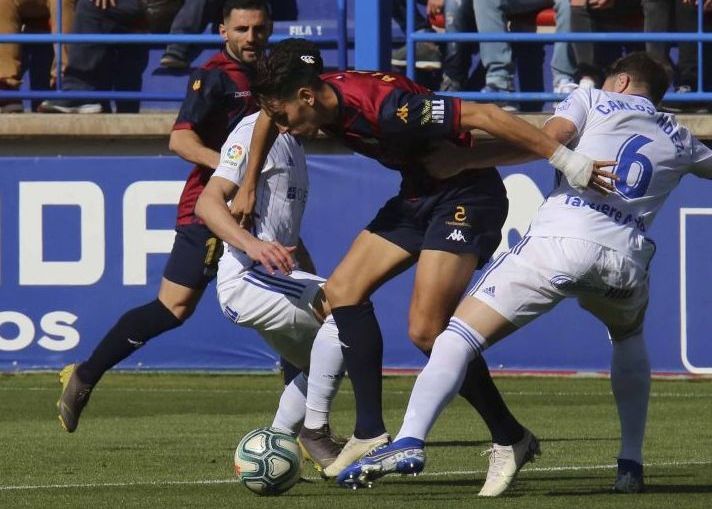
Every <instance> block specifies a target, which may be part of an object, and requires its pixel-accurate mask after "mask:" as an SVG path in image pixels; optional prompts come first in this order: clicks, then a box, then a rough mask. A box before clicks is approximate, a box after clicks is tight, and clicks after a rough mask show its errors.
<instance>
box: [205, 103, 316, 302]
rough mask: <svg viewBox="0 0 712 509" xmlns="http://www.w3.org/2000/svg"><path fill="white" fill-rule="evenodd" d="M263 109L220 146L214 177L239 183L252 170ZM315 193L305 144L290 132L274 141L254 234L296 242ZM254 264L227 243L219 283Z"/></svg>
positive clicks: (264, 171) (261, 179) (259, 195)
mask: <svg viewBox="0 0 712 509" xmlns="http://www.w3.org/2000/svg"><path fill="white" fill-rule="evenodd" d="M256 119H257V113H255V114H253V115H250V116H248V117H245V118H244V119H242V121H240V123H239V124H238V125H237V127H235V129H234V130H233V131H232V132H231V133H230V135H229V136H228V137H227V140H226V141H225V143H224V144H223V146H222V149H221V151H220V164H219V165H218V167H217V169H216V170H215V173H213V176H215V177H222V178H224V179H227V180H229V181H231V182H234V183H235V184H237V185H238V186H239V185H240V183H241V182H242V179H243V178H244V176H245V172H246V170H247V160H248V155H249V154H248V151H249V149H250V140H251V139H252V131H253V129H254V127H255V121H256ZM308 193H309V179H308V176H307V164H306V158H305V155H304V149H303V147H302V145H301V144H300V143H299V142H298V141H297V139H296V138H294V136H292V135H290V134H280V135H279V136H277V139H276V140H275V142H274V145H273V146H272V149H271V150H270V152H269V154H268V155H267V160H266V162H265V165H264V167H263V168H262V173H261V174H260V177H259V180H258V182H257V189H256V192H255V198H256V201H255V210H254V214H253V223H254V226H253V227H252V234H253V235H255V236H256V237H257V238H259V239H261V240H265V241H277V242H279V243H280V244H282V245H283V246H296V245H297V243H298V242H299V231H300V228H301V223H302V216H303V215H304V208H305V206H306V203H307V195H308ZM252 265H253V261H252V259H251V258H250V257H249V256H247V254H245V253H244V252H243V251H241V250H239V249H237V248H235V247H233V246H231V245H229V244H227V243H225V252H224V253H223V256H222V257H221V258H220V263H219V265H218V276H217V286H218V290H220V289H221V287H223V288H224V287H226V286H230V282H231V281H233V280H235V278H236V277H238V276H240V275H241V274H242V273H243V272H244V271H245V270H247V269H249V268H250V267H251V266H252Z"/></svg>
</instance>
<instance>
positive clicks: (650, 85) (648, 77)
mask: <svg viewBox="0 0 712 509" xmlns="http://www.w3.org/2000/svg"><path fill="white" fill-rule="evenodd" d="M622 72H624V73H627V74H630V76H631V78H632V79H633V81H634V82H635V83H637V84H639V85H642V86H644V87H646V88H647V89H648V95H649V97H650V100H651V101H653V104H658V103H659V102H660V101H661V100H662V98H663V96H664V95H665V92H666V91H667V89H668V87H669V86H670V75H671V70H670V67H669V66H667V65H665V64H663V63H662V62H660V61H659V60H657V59H656V58H653V57H652V56H651V55H649V54H648V53H645V52H643V51H636V52H634V53H630V54H628V55H626V56H624V57H622V58H619V59H618V60H616V61H615V62H613V64H612V65H611V67H610V68H609V69H608V71H607V72H606V77H610V76H615V75H616V74H620V73H622Z"/></svg>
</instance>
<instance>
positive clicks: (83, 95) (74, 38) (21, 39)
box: [0, 0, 348, 101]
mask: <svg viewBox="0 0 712 509" xmlns="http://www.w3.org/2000/svg"><path fill="white" fill-rule="evenodd" d="M335 1H336V10H337V35H336V36H323V35H321V36H320V35H315V36H309V37H308V39H309V40H311V41H314V42H315V43H316V44H318V45H320V46H325V45H331V44H335V45H336V48H337V60H338V65H339V68H340V69H346V68H347V67H348V40H347V38H348V33H347V24H346V22H347V20H346V16H347V12H346V0H335ZM56 2H57V11H56V12H57V19H56V26H57V33H55V34H0V44H3V43H15V44H57V49H56V52H55V53H56V60H57V80H56V87H55V90H0V99H94V100H122V99H123V100H141V101H182V100H183V99H184V98H185V95H184V94H166V93H160V92H115V91H88V90H82V91H63V90H62V72H61V69H62V45H64V44H78V43H96V44H113V43H116V44H147V45H155V44H173V43H177V44H199V45H222V44H224V41H223V39H222V38H221V37H220V36H218V35H205V34H199V35H173V34H120V35H117V34H75V33H69V34H68V33H63V32H62V17H63V15H64V13H63V12H62V0H56ZM287 38H289V36H287V35H273V36H272V37H270V39H269V42H270V44H274V43H276V42H279V41H282V40H284V39H287Z"/></svg>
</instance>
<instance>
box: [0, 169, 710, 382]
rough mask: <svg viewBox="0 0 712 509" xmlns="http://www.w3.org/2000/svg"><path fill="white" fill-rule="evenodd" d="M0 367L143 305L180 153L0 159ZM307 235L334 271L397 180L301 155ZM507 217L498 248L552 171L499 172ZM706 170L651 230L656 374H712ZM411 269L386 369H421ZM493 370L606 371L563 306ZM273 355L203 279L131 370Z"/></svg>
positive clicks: (43, 352)
mask: <svg viewBox="0 0 712 509" xmlns="http://www.w3.org/2000/svg"><path fill="white" fill-rule="evenodd" d="M0 161H1V163H0V164H1V165H2V169H1V170H0V371H14V370H24V369H42V368H52V369H55V368H58V367H60V366H62V365H63V364H65V363H68V362H72V361H76V360H81V359H84V358H86V357H87V356H88V355H89V354H90V352H91V351H92V349H93V348H94V346H95V345H96V344H97V343H98V341H100V340H101V338H102V337H103V335H104V334H105V333H106V331H107V330H108V329H109V328H110V327H111V326H112V325H113V324H114V323H115V322H116V320H117V319H118V318H119V317H120V316H121V314H123V313H124V312H125V311H127V310H129V309H131V308H132V307H134V306H137V305H141V304H143V303H146V302H149V301H151V300H153V299H154V298H155V297H156V291H157V288H158V284H159V282H160V278H161V275H162V271H163V266H164V264H165V262H166V259H167V252H169V251H170V248H171V245H172V239H173V225H174V221H175V204H176V203H177V200H178V197H179V194H180V191H181V189H182V186H183V182H184V179H185V177H186V175H187V173H188V171H189V167H188V165H187V164H186V163H185V162H183V161H181V160H180V159H178V158H174V157H125V158H122V157H105V158H101V157H65V158H3V159H1V160H0ZM309 165H310V172H311V173H310V175H311V177H310V178H311V192H310V199H309V204H308V206H307V212H306V216H305V219H304V224H303V238H304V240H305V243H306V244H307V246H308V247H309V249H310V251H311V252H312V256H313V257H314V259H315V262H316V265H317V268H318V270H319V272H320V274H322V275H324V276H328V274H329V273H330V272H331V271H332V270H333V269H334V267H335V266H336V264H337V263H338V261H339V259H340V257H341V256H343V254H344V253H345V252H346V250H347V249H348V247H349V245H350V242H351V241H352V239H353V238H354V237H355V235H356V234H357V233H358V231H359V230H360V229H362V228H363V227H364V225H366V224H367V223H368V221H369V220H370V219H371V218H372V217H373V215H374V214H375V212H376V211H377V210H378V208H379V207H380V206H381V205H382V204H383V202H384V201H385V200H386V199H387V198H388V197H390V196H392V195H393V194H395V193H396V192H397V188H398V182H399V176H398V174H397V173H395V172H390V171H385V170H383V168H382V167H380V166H379V165H378V164H377V163H375V162H373V161H371V160H369V159H366V158H363V157H360V156H356V155H353V156H351V155H339V156H310V157H309ZM502 175H503V177H504V178H505V184H506V186H507V190H508V194H509V198H510V214H509V218H508V219H507V224H506V225H505V228H504V240H503V243H502V245H501V246H500V249H507V248H508V247H509V246H511V245H513V244H514V243H516V242H517V240H518V239H519V237H520V236H521V235H522V234H523V232H524V231H526V227H527V225H528V223H529V220H530V218H531V216H532V214H533V213H534V212H535V211H536V209H537V207H538V206H539V205H540V203H541V202H542V200H543V197H544V196H545V195H546V193H547V192H548V191H549V189H550V188H551V184H552V182H553V178H552V171H551V169H550V168H549V167H548V166H547V165H546V164H544V163H530V164H528V165H525V166H519V167H510V168H506V169H504V170H503V171H502ZM707 186H708V184H707V183H705V182H701V181H697V180H696V179H695V178H694V177H688V178H686V179H683V181H682V182H681V184H680V187H679V189H677V190H676V191H675V193H673V195H672V196H671V198H670V199H669V200H668V203H667V204H666V205H665V207H664V208H663V209H662V211H661V212H660V213H659V215H658V218H657V220H656V223H655V225H654V226H653V228H652V231H651V232H650V235H651V236H652V237H653V238H654V239H655V240H656V241H657V245H658V250H657V254H656V256H655V259H654V261H653V264H652V283H651V302H650V307H649V309H648V316H647V320H646V339H647V342H648V345H649V349H650V355H651V363H652V366H653V369H654V370H656V371H666V372H670V371H672V372H684V371H689V372H696V373H705V372H706V373H710V372H712V342H711V341H709V336H710V333H709V331H710V330H712V313H710V310H712V295H711V294H710V291H709V284H710V281H712V262H711V261H710V257H709V254H708V253H710V252H712V200H710V198H709V196H710V189H709V188H708V187H707ZM412 281H413V271H412V270H411V271H408V272H406V273H404V274H402V275H400V276H399V277H397V278H396V279H394V280H393V281H391V282H389V283H387V284H386V285H385V286H384V287H383V288H382V289H380V290H379V291H378V292H377V293H376V295H375V296H374V299H373V300H374V304H375V306H376V309H377V314H378V316H379V320H380V323H381V327H382V330H383V336H384V340H385V350H384V364H385V366H386V367H388V368H418V367H421V366H422V365H423V364H424V360H425V358H424V356H423V355H422V354H421V353H420V352H419V351H418V350H417V349H416V348H415V347H414V346H412V345H411V344H410V341H409V339H408V336H407V314H408V305H409V299H410V292H411V288H412ZM486 356H487V359H488V361H489V363H490V365H491V367H493V368H503V369H512V370H544V371H568V370H574V371H601V370H607V369H608V365H609V358H610V345H609V342H608V338H607V334H606V331H605V329H604V327H603V326H602V325H601V324H600V323H599V322H597V321H596V319H594V318H593V317H591V316H590V315H588V314H586V312H584V311H583V310H581V309H580V308H579V307H578V306H577V304H576V303H575V302H564V303H562V304H561V305H560V306H559V307H557V308H556V309H555V310H554V311H552V312H551V313H549V314H548V315H546V316H544V317H542V318H540V319H538V320H536V321H535V322H533V323H532V324H530V325H529V326H527V327H526V328H524V329H523V330H520V331H518V332H517V333H515V334H514V335H513V336H512V337H511V338H508V339H507V340H506V341H504V342H502V343H501V344H498V345H496V346H495V347H493V348H491V349H490V350H488V351H487V354H486ZM277 361H278V356H277V355H276V354H275V353H274V352H272V351H271V350H270V349H269V348H268V347H267V346H266V345H265V344H264V343H263V342H262V341H261V339H260V338H259V336H258V335H257V334H256V333H254V332H253V331H250V330H247V329H242V328H238V327H236V326H234V325H233V324H232V323H231V322H229V321H228V320H226V319H225V318H224V317H223V316H222V314H221V313H220V310H219V308H218V305H217V300H216V298H215V290H214V286H210V287H208V289H207V290H206V294H205V296H204V297H203V300H202V302H201V303H200V305H199V307H198V309H197V311H196V313H195V314H194V315H193V317H192V318H191V319H190V320H188V321H187V322H186V324H185V325H184V326H183V327H180V328H178V329H175V330H173V331H170V332H168V333H166V334H165V335H164V336H162V337H160V338H157V339H155V340H153V341H151V342H150V343H149V344H148V345H146V346H145V347H144V348H142V349H140V350H139V351H138V352H137V353H136V354H135V355H134V356H132V357H130V358H129V359H127V360H126V361H125V362H124V363H122V364H121V365H120V367H122V368H126V369H135V368H141V369H209V370H222V369H239V370H253V369H260V370H265V369H274V367H275V365H276V363H277Z"/></svg>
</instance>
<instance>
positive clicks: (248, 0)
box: [222, 0, 272, 19]
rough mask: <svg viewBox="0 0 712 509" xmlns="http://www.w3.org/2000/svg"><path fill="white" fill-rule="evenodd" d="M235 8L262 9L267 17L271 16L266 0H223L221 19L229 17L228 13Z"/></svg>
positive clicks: (270, 9) (270, 8)
mask: <svg viewBox="0 0 712 509" xmlns="http://www.w3.org/2000/svg"><path fill="white" fill-rule="evenodd" d="M235 9H245V10H247V11H264V13H265V14H266V15H267V17H268V18H272V7H271V6H270V3H269V2H268V1H267V0H225V3H224V4H223V9H222V13H223V19H227V18H229V17H230V13H231V12H232V11H233V10H235Z"/></svg>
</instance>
